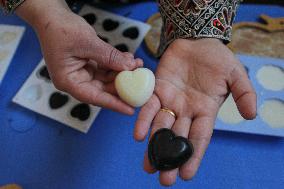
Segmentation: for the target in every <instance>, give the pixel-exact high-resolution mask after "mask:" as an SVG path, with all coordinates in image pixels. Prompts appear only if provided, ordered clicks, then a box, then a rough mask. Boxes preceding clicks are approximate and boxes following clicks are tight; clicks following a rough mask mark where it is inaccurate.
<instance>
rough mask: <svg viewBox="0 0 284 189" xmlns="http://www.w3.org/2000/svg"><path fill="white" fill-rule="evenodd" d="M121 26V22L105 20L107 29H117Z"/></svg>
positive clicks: (104, 26) (105, 28)
mask: <svg viewBox="0 0 284 189" xmlns="http://www.w3.org/2000/svg"><path fill="white" fill-rule="evenodd" d="M118 26H119V22H118V21H115V20H112V19H105V20H104V22H103V28H104V30H105V31H112V30H115V29H116V28H117V27H118Z"/></svg>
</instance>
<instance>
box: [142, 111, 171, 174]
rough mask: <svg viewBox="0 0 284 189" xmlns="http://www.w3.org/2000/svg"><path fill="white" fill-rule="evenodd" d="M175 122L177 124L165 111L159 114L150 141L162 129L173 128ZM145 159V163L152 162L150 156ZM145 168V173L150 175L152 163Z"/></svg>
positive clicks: (154, 122)
mask: <svg viewBox="0 0 284 189" xmlns="http://www.w3.org/2000/svg"><path fill="white" fill-rule="evenodd" d="M174 122H175V118H174V117H173V116H172V115H171V114H169V113H167V112H163V111H160V112H158V113H157V115H156V117H155V119H154V121H153V124H152V125H153V126H152V130H151V134H150V137H149V139H151V137H152V136H153V134H154V133H155V132H156V131H157V130H159V129H161V128H168V129H170V128H171V127H172V125H173V124H174ZM145 158H146V159H145V161H144V162H150V161H149V158H148V156H145ZM147 165H150V166H147ZM144 168H145V171H147V172H148V173H149V172H151V170H153V168H152V166H151V164H150V163H146V164H145V165H144Z"/></svg>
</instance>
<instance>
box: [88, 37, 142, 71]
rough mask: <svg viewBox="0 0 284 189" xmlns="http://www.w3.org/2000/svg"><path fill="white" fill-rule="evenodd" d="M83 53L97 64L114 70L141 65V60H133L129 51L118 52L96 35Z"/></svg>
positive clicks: (128, 68)
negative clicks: (85, 52)
mask: <svg viewBox="0 0 284 189" xmlns="http://www.w3.org/2000/svg"><path fill="white" fill-rule="evenodd" d="M85 55H86V56H87V57H86V58H89V59H92V60H94V61H95V62H96V63H97V64H98V65H100V66H102V67H105V68H109V69H112V70H114V71H123V70H133V69H135V68H137V67H140V66H141V61H137V60H135V59H134V56H133V55H132V54H131V53H123V52H120V51H119V50H117V49H116V48H114V47H113V46H111V45H110V44H108V43H106V42H104V41H103V40H101V39H100V38H99V37H97V36H96V38H95V39H94V40H93V42H92V45H91V48H90V49H88V50H87V54H85Z"/></svg>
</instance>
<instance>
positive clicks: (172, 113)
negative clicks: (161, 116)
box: [160, 108, 177, 118]
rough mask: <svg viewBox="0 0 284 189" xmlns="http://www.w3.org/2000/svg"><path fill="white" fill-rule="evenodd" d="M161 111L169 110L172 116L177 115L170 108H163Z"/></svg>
mask: <svg viewBox="0 0 284 189" xmlns="http://www.w3.org/2000/svg"><path fill="white" fill-rule="evenodd" d="M160 111H162V112H167V113H169V114H171V115H172V116H174V118H176V117H177V116H176V114H175V113H174V112H173V111H172V110H170V109H169V108H161V110H160Z"/></svg>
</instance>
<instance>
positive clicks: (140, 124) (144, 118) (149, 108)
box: [134, 94, 161, 141]
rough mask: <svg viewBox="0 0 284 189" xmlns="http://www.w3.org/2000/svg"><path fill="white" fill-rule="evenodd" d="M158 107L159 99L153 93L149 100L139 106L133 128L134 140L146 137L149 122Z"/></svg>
mask: <svg viewBox="0 0 284 189" xmlns="http://www.w3.org/2000/svg"><path fill="white" fill-rule="evenodd" d="M160 109H161V104H160V101H159V99H158V97H157V96H156V95H155V94H154V95H153V96H152V97H151V98H150V100H149V101H148V102H147V103H146V104H145V105H144V106H143V107H142V108H141V111H140V113H139V115H138V119H137V121H136V124H135V129H134V138H135V140H137V141H142V140H144V139H145V138H146V136H147V133H148V131H149V129H150V126H151V123H152V121H153V119H154V117H155V116H156V114H157V113H158V111H159V110H160Z"/></svg>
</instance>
